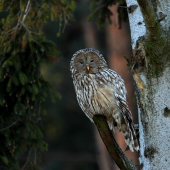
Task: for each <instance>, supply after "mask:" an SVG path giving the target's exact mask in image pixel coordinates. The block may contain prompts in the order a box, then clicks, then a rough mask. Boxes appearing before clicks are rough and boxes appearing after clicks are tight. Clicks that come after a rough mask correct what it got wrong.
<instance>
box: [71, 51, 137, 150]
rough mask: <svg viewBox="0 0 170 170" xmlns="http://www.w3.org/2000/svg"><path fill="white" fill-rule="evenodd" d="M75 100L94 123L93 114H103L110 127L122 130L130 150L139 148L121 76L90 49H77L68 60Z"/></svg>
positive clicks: (96, 52) (100, 55)
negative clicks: (69, 60)
mask: <svg viewBox="0 0 170 170" xmlns="http://www.w3.org/2000/svg"><path fill="white" fill-rule="evenodd" d="M70 71H71V75H72V78H73V84H74V87H75V92H76V97H77V100H78V103H79V105H80V107H81V109H82V110H83V112H84V113H85V114H86V116H87V117H88V118H89V119H90V120H91V122H93V116H94V115H96V114H102V115H104V116H105V117H106V120H107V123H108V126H109V128H110V129H111V130H112V131H113V132H114V127H115V126H116V127H117V128H118V130H119V131H121V132H122V134H123V136H124V139H125V142H126V144H127V145H128V146H129V148H130V150H131V151H132V152H133V151H134V150H136V151H138V150H139V145H138V141H137V137H136V132H135V129H134V124H133V118H132V115H131V112H130V110H129V108H128V103H127V101H126V93H127V92H126V88H125V84H124V81H123V79H122V78H121V77H120V75H118V74H117V73H116V72H115V71H113V70H111V69H109V68H108V66H107V63H106V61H105V59H104V57H103V56H102V54H101V53H100V52H99V51H98V50H95V49H93V48H86V49H82V50H79V51H77V52H76V53H75V54H74V55H73V57H72V59H71V62H70Z"/></svg>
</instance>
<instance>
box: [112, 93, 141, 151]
mask: <svg viewBox="0 0 170 170" xmlns="http://www.w3.org/2000/svg"><path fill="white" fill-rule="evenodd" d="M115 97H116V99H117V102H116V103H117V105H118V107H119V108H120V110H121V113H122V117H123V121H122V124H121V131H122V134H123V136H124V138H125V141H126V143H127V144H128V146H129V148H130V149H131V151H133V149H135V150H136V151H138V150H139V144H138V140H137V137H136V131H135V129H134V124H133V118H132V114H131V112H130V110H129V107H128V104H127V101H126V100H124V98H122V97H121V96H120V95H118V94H115Z"/></svg>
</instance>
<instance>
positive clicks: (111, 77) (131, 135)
mask: <svg viewBox="0 0 170 170" xmlns="http://www.w3.org/2000/svg"><path fill="white" fill-rule="evenodd" d="M102 75H103V79H104V80H105V82H107V85H108V86H109V87H110V89H114V90H112V91H113V92H114V94H113V95H114V96H115V100H113V101H112V102H113V103H115V104H116V106H117V107H118V108H119V110H120V111H118V112H116V113H114V114H113V117H114V118H115V121H116V123H117V127H118V129H119V130H121V131H122V134H123V136H124V138H125V141H126V143H127V144H128V146H129V147H130V149H131V150H132V151H133V150H134V149H135V150H139V146H138V141H137V138H136V132H135V129H134V125H133V118H132V114H131V112H130V110H129V107H128V103H127V101H126V93H127V92H126V88H125V84H124V81H123V79H122V78H121V77H120V75H118V74H117V73H116V72H115V71H113V70H110V69H107V70H105V71H104V72H102ZM121 117H122V118H121Z"/></svg>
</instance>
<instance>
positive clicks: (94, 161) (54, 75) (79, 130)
mask: <svg viewBox="0 0 170 170" xmlns="http://www.w3.org/2000/svg"><path fill="white" fill-rule="evenodd" d="M90 3H91V1H90V0H83V1H80V0H77V1H76V8H75V11H74V20H72V21H69V22H68V23H67V25H66V27H65V28H64V29H63V27H62V29H61V28H60V27H59V24H60V23H59V22H56V21H51V20H50V19H48V20H47V22H46V24H45V25H43V27H42V30H43V32H44V34H45V38H46V39H47V40H50V41H52V42H54V43H55V44H56V45H57V47H58V49H59V51H60V53H58V54H57V55H56V56H54V57H55V58H56V59H55V60H54V62H53V63H52V64H47V63H46V62H44V63H43V64H42V65H41V67H40V71H41V74H42V76H43V77H44V79H45V80H46V81H48V82H49V83H50V84H51V85H52V87H53V88H54V90H55V91H56V92H57V96H58V97H56V98H55V99H56V101H55V102H52V101H51V97H50V96H49V97H48V96H47V98H46V102H44V103H43V105H44V106H45V108H46V113H47V114H45V115H42V116H41V121H40V122H39V126H40V127H41V130H42V133H43V140H44V141H45V142H46V143H47V144H48V150H47V151H44V152H42V154H41V158H40V159H39V160H38V164H39V166H40V168H42V170H80V169H81V170H111V169H114V170H116V169H117V166H116V165H115V164H114V162H113V160H112V159H111V157H110V155H109V154H108V153H107V150H106V149H105V146H104V145H103V142H102V141H101V139H100V137H99V135H98V132H97V130H96V128H95V126H94V125H93V124H92V123H91V122H90V121H89V119H88V118H87V117H86V116H85V115H84V113H83V112H82V110H81V109H80V107H79V105H78V102H77V100H76V95H75V91H74V87H73V82H72V78H71V75H70V70H69V69H70V59H71V57H72V55H73V54H74V53H75V52H76V51H78V50H79V49H83V48H96V49H98V50H99V51H100V52H101V53H102V54H103V56H104V57H105V58H106V60H107V61H108V65H109V67H110V68H112V69H114V70H115V71H117V72H118V73H119V74H120V75H121V76H122V78H123V79H124V80H125V84H126V88H127V90H128V96H127V100H128V103H129V107H130V109H131V111H132V113H133V116H134V122H137V117H136V115H137V109H136V102H135V98H134V85H133V81H132V75H131V72H130V71H129V70H128V67H127V61H126V60H125V58H124V57H123V56H126V57H127V58H130V57H131V55H132V51H131V40H130V30H129V24H128V19H126V21H125V20H124V19H123V18H122V17H120V15H121V13H118V11H119V12H120V7H119V8H118V5H119V4H118V3H116V4H115V5H114V6H112V7H109V8H110V10H111V11H112V15H111V18H110V19H111V21H112V24H111V25H110V24H109V23H108V22H106V23H105V24H104V26H103V27H101V28H100V29H98V26H97V24H96V23H95V20H94V19H92V21H91V22H88V21H87V18H88V16H89V14H90V13H91V11H90ZM125 12H126V14H125V16H127V11H126V9H125ZM4 15H6V13H5V14H4V13H2V14H1V17H3V16H4ZM59 29H61V31H60V36H58V35H59ZM60 54H61V55H60ZM11 129H12V128H11ZM115 138H116V139H117V141H118V143H119V145H120V146H121V147H122V149H125V147H126V145H125V143H124V139H123V137H122V135H121V134H120V133H118V132H117V131H116V134H115ZM14 146H15V144H14ZM42 150H43V149H42ZM126 154H127V155H128V157H130V159H131V160H132V161H133V163H134V164H135V165H137V164H138V161H137V153H131V152H130V151H126ZM31 156H32V155H31ZM26 159H27V156H26V155H24V156H20V157H19V160H20V162H25V160H26ZM5 163H6V164H8V162H5Z"/></svg>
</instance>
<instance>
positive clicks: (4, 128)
mask: <svg viewBox="0 0 170 170" xmlns="http://www.w3.org/2000/svg"><path fill="white" fill-rule="evenodd" d="M17 122H18V120H17V121H15V122H13V123H12V124H11V125H9V126H7V127H6V128H3V129H1V130H0V131H4V130H6V129H9V128H10V127H11V126H13V125H15V124H16V123H17Z"/></svg>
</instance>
